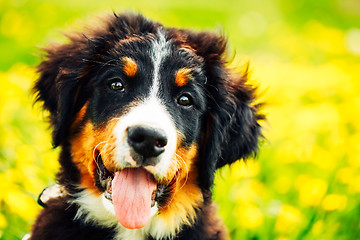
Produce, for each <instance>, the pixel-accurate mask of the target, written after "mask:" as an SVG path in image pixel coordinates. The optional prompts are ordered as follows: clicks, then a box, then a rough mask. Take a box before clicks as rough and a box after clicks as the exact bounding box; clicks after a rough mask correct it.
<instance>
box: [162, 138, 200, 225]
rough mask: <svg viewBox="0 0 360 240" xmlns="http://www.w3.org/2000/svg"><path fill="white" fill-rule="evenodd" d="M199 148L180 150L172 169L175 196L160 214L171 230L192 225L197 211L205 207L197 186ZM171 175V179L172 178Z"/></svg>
mask: <svg viewBox="0 0 360 240" xmlns="http://www.w3.org/2000/svg"><path fill="white" fill-rule="evenodd" d="M197 156H198V148H197V146H196V145H193V146H191V147H190V148H188V149H186V148H178V150H177V151H176V157H174V161H173V164H172V167H171V170H170V171H171V172H172V173H171V174H170V175H172V174H176V176H177V177H176V182H175V186H174V189H173V192H172V194H173V196H171V197H170V198H172V199H171V202H169V204H168V205H166V206H164V207H162V208H161V209H160V210H159V212H160V215H159V217H161V218H162V219H163V221H164V223H165V224H167V227H169V228H170V229H177V230H178V229H179V227H180V226H181V225H182V223H184V224H186V225H191V224H192V223H194V221H195V219H196V216H197V214H196V209H197V208H200V207H201V206H203V201H204V200H203V195H202V192H201V189H200V188H199V186H198V185H197V179H198V169H197V168H196V165H195V164H194V163H195V162H196V161H197ZM170 175H169V177H170Z"/></svg>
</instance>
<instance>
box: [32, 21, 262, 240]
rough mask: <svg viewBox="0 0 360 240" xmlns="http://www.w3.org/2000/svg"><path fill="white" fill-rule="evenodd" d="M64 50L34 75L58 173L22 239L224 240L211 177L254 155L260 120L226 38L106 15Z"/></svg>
mask: <svg viewBox="0 0 360 240" xmlns="http://www.w3.org/2000/svg"><path fill="white" fill-rule="evenodd" d="M69 40H70V41H69V43H66V44H59V45H52V46H50V47H48V48H47V49H46V52H47V56H46V59H45V60H44V61H43V62H41V63H40V65H39V66H38V71H39V79H38V80H37V82H36V84H35V91H36V94H37V101H40V102H42V103H43V107H44V109H45V110H48V111H49V112H50V122H51V126H52V128H53V145H54V146H55V147H60V148H61V154H60V158H59V161H60V165H61V168H60V171H59V173H58V175H57V183H58V185H57V186H56V187H54V188H56V189H55V190H56V191H58V193H57V194H55V196H52V197H50V198H49V199H47V200H43V201H42V202H43V203H42V204H43V205H44V209H43V210H42V211H41V213H40V214H39V216H38V217H37V220H36V222H35V224H34V226H33V229H32V233H31V239H33V240H37V239H62V240H65V239H87V240H91V239H119V240H120V239H127V240H129V239H130V240H131V239H149V240H150V239H152V240H155V239H156V240H158V239H186V240H191V239H226V238H227V233H226V230H225V228H224V226H223V224H222V223H221V221H220V220H219V219H218V218H217V217H216V207H215V204H214V203H213V201H212V194H211V188H212V185H213V181H214V173H215V171H216V170H217V169H218V168H221V167H222V166H224V165H227V164H231V163H233V162H234V161H236V160H238V159H243V158H246V157H247V156H249V155H251V154H253V153H254V152H255V151H256V150H257V148H258V140H259V137H260V136H261V129H260V125H259V123H258V121H259V120H260V119H262V118H263V116H262V115H261V114H259V113H258V109H257V106H256V105H254V100H255V93H254V92H255V88H254V87H253V86H251V85H249V84H248V83H247V74H246V73H244V74H242V75H241V74H236V73H233V72H231V71H230V70H229V69H228V68H227V67H226V64H225V63H226V59H225V57H224V55H225V54H224V52H225V50H226V40H225V38H224V37H223V36H218V35H216V34H214V33H209V32H192V31H189V30H185V29H177V28H166V27H164V26H162V25H161V24H160V23H157V22H153V21H150V20H148V19H146V18H144V17H143V16H141V15H135V14H121V15H116V14H114V15H111V16H109V17H108V18H107V20H104V23H103V24H102V25H101V27H94V29H93V30H91V31H89V32H88V33H85V34H82V33H77V34H72V35H70V36H69ZM45 192H46V191H45ZM41 199H45V198H44V196H42V197H40V200H41Z"/></svg>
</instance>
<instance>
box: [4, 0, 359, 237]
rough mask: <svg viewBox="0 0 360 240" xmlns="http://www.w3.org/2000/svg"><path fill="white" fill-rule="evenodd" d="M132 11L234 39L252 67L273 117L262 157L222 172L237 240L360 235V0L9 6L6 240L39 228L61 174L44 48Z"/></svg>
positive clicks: (63, 0)
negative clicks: (45, 108)
mask: <svg viewBox="0 0 360 240" xmlns="http://www.w3.org/2000/svg"><path fill="white" fill-rule="evenodd" d="M124 10H132V11H135V12H141V13H143V14H145V15H146V16H147V17H149V18H152V19H155V20H158V21H160V22H162V23H164V25H165V26H177V27H185V28H190V29H194V30H212V29H213V30H215V31H217V32H220V33H224V34H226V35H227V36H228V39H229V42H230V44H229V57H230V58H231V60H232V61H231V62H230V63H229V64H230V65H231V67H234V68H238V69H241V66H242V65H244V64H246V63H247V62H249V63H250V68H251V70H252V76H251V79H252V80H251V81H252V82H253V83H254V84H259V86H260V87H259V96H260V100H259V101H261V102H266V105H265V107H264V108H263V110H262V111H263V112H264V113H265V114H266V115H267V118H268V120H267V122H263V123H262V125H263V127H264V136H265V140H264V141H263V143H262V146H261V151H260V152H259V153H258V155H257V157H256V159H255V160H250V161H248V162H247V163H246V164H245V163H243V162H238V163H236V164H234V165H232V166H231V167H225V168H224V169H222V170H221V171H219V172H218V174H217V178H216V185H215V188H214V196H215V200H216V202H217V203H218V204H219V214H220V215H221V217H222V218H223V219H224V222H225V223H226V225H227V226H228V228H229V233H230V235H231V239H253V240H255V239H261V240H265V239H276V240H290V239H307V240H310V239H311V240H315V239H316V240H319V239H321V240H322V239H324V240H328V239H336V240H342V239H344V240H345V239H346V240H348V239H350V240H352V239H360V131H359V130H360V124H359V121H360V94H359V90H360V1H359V0H301V1H291V0H243V1H241V0H224V1H219V0H218V1H215V0H207V1H204V0H182V1H177V0H176V1H165V0H159V1H155V0H154V1H151V2H150V1H145V0H132V1H120V0H119V1H115V0H104V1H95V0H87V1H85V0H80V1H71V0H53V1H46V0H0V54H1V57H0V90H1V93H0V238H1V239H9V240H10V239H11V240H12V239H21V238H22V236H23V235H24V234H26V233H27V232H29V230H30V226H31V223H32V222H33V221H34V218H35V216H36V214H37V212H38V211H39V210H40V207H39V206H38V205H37V203H36V199H37V196H38V194H39V193H40V192H41V190H42V189H43V188H44V187H46V186H47V185H49V184H52V183H54V175H55V173H56V171H57V169H58V163H57V155H58V152H59V151H58V150H54V149H52V146H51V139H50V135H51V134H50V131H49V129H48V126H47V124H46V122H45V119H46V113H43V112H42V111H41V109H40V107H39V106H38V105H33V99H34V98H33V96H32V95H31V91H30V89H31V86H32V84H33V81H34V80H35V79H36V77H37V73H36V71H35V69H34V66H36V64H38V63H39V62H40V60H41V59H42V56H41V50H39V47H41V46H46V45H47V44H48V43H50V42H52V41H57V42H64V41H66V39H65V38H64V37H63V35H62V32H63V31H64V32H66V30H70V29H73V28H74V27H75V28H79V25H81V23H83V22H87V20H89V19H92V17H93V16H96V15H97V14H99V13H100V14H102V13H104V12H111V11H124Z"/></svg>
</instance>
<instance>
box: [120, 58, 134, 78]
mask: <svg viewBox="0 0 360 240" xmlns="http://www.w3.org/2000/svg"><path fill="white" fill-rule="evenodd" d="M121 60H122V61H123V64H124V66H123V71H124V73H125V74H126V76H128V77H134V76H135V74H136V72H137V69H138V66H137V64H136V62H135V60H134V59H132V58H129V57H123V58H122V59H121Z"/></svg>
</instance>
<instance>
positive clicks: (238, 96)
mask: <svg viewBox="0 0 360 240" xmlns="http://www.w3.org/2000/svg"><path fill="white" fill-rule="evenodd" d="M191 41H192V42H193V43H195V44H194V45H193V47H194V48H195V49H196V52H197V54H198V55H200V56H201V57H203V58H204V61H205V68H206V75H207V79H208V80H207V84H206V90H207V93H208V99H207V101H208V111H207V113H206V115H205V117H204V125H203V136H202V139H201V146H200V156H201V159H202V160H201V166H200V175H201V176H200V179H201V180H200V181H202V183H203V185H204V187H206V188H210V187H211V186H212V183H213V178H214V173H215V170H216V169H218V168H220V167H222V166H224V165H226V164H231V163H233V162H235V161H236V160H239V159H243V158H246V157H247V156H249V155H251V154H254V153H256V151H257V149H258V141H259V137H260V136H261V129H260V125H259V123H258V120H260V119H262V118H263V116H262V115H261V114H259V113H258V109H257V106H256V105H254V101H255V90H256V88H254V87H253V86H251V85H249V84H248V83H247V77H248V74H247V69H246V71H245V72H244V73H243V74H240V73H234V72H231V70H230V69H229V68H227V67H226V66H225V61H224V56H223V55H224V52H225V50H226V39H225V38H224V37H221V36H218V35H216V34H211V33H200V34H198V35H196V36H194V35H193V36H192V39H191Z"/></svg>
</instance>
